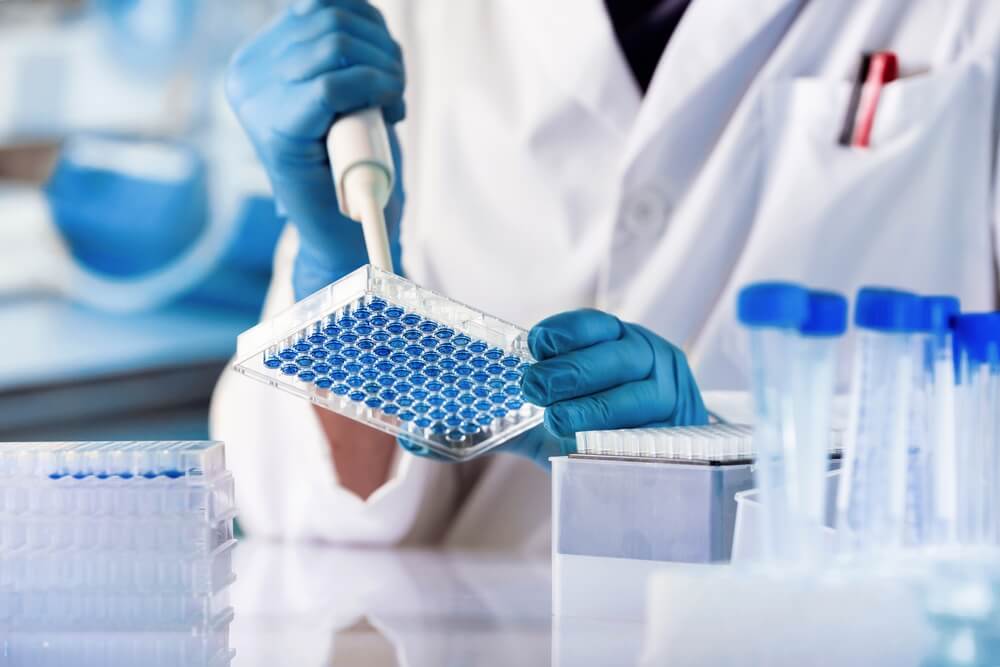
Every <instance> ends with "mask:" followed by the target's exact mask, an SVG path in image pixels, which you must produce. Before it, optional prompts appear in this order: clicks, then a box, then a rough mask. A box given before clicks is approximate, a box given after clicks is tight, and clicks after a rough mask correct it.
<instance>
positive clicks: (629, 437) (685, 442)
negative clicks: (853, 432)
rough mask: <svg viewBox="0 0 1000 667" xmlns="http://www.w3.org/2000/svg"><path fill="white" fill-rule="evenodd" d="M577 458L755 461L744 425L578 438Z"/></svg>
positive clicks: (837, 440)
mask: <svg viewBox="0 0 1000 667" xmlns="http://www.w3.org/2000/svg"><path fill="white" fill-rule="evenodd" d="M830 440H831V444H830V451H831V453H836V452H839V451H840V449H841V437H840V433H839V432H838V431H833V432H831V437H830ZM576 451H577V454H580V455H586V456H603V457H615V458H638V459H655V460H667V461H681V462H684V461H690V462H732V461H742V460H749V459H752V458H753V456H754V451H753V427H752V426H746V425H742V424H709V425H707V426H670V427H666V426H665V427H657V428H631V429H618V430H610V431H584V432H580V433H577V434H576Z"/></svg>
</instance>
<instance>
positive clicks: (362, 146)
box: [326, 107, 395, 273]
mask: <svg viewBox="0 0 1000 667" xmlns="http://www.w3.org/2000/svg"><path fill="white" fill-rule="evenodd" d="M326 148H327V153H328V154H329V156H330V167H331V168H332V171H333V181H334V185H335V186H336V188H337V201H338V202H339V204H340V212H341V213H343V214H344V215H345V216H347V217H348V218H350V219H351V220H356V221H357V222H359V223H361V230H362V233H363V234H364V237H365V247H366V248H367V250H368V262H369V263H370V264H371V265H372V266H374V267H376V268H379V269H382V270H383V271H388V272H390V273H392V272H393V266H392V255H391V254H390V252H389V234H388V232H387V231H386V228H385V207H386V204H388V203H389V195H390V194H391V193H392V187H393V181H394V179H395V167H394V165H393V160H392V150H391V149H390V147H389V135H388V133H387V132H386V129H385V121H384V120H383V119H382V110H381V109H379V108H374V107H373V108H370V109H364V110H362V111H357V112H354V113H351V114H347V115H346V116H341V117H340V118H339V119H337V121H336V122H335V123H334V124H333V127H331V128H330V132H329V134H328V135H327V138H326Z"/></svg>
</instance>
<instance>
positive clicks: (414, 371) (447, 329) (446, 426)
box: [233, 265, 543, 460]
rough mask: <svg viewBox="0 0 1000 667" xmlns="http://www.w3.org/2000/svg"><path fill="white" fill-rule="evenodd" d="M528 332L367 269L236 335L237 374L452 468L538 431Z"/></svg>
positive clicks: (358, 271)
mask: <svg viewBox="0 0 1000 667" xmlns="http://www.w3.org/2000/svg"><path fill="white" fill-rule="evenodd" d="M527 340H528V332H526V331H524V330H523V329H521V328H520V327H517V326H515V325H513V324H510V323H508V322H504V321H503V320H500V319H498V318H496V317H492V316H490V315H487V314H485V313H483V312H481V311H479V310H476V309H475V308H471V307H469V306H466V305H464V304H461V303H458V302H457V301H453V300H451V299H449V298H447V297H445V296H442V295H440V294H438V293H436V292H432V291H431V290H428V289H424V288H422V287H420V286H418V285H415V284H414V283H412V282H410V281H408V280H406V279H405V278H401V277H399V276H397V275H394V274H392V273H388V272H386V271H383V270H381V269H379V268H376V267H374V266H369V265H365V266H363V267H361V268H360V269H358V270H356V271H354V272H353V273H350V274H348V275H347V276H345V277H344V278H342V279H341V280H338V281H337V282H335V283H333V284H331V285H328V286H326V287H324V288H323V289H321V290H319V291H317V292H315V293H314V294H311V295H310V296H308V297H306V298H305V299H303V300H302V301H299V302H298V303H297V304H295V305H294V306H292V307H291V308H289V309H287V310H285V311H284V312H282V313H279V314H278V315H276V316H275V317H273V318H271V319H269V320H266V321H264V322H262V323H260V324H258V325H257V326H255V327H253V328H252V329H250V330H248V331H245V332H244V333H242V334H240V336H239V340H238V341H237V351H236V360H235V363H234V366H233V367H234V369H235V370H236V371H238V372H240V373H243V374H245V375H247V376H248V377H252V378H254V379H256V380H259V381H261V382H264V383H266V384H269V385H271V386H273V387H276V388H278V389H281V390H283V391H288V392H290V393H292V394H294V395H296V396H300V397H302V398H305V399H307V400H309V401H312V402H313V403H315V404H316V405H318V406H320V407H323V408H326V409H327V410H332V411H333V412H336V413H338V414H341V415H344V416H345V417H349V418H351V419H354V420H357V421H360V422H362V423H364V424H367V425H368V426H371V427H372V428H376V429H379V430H381V431H384V432H386V433H390V434H392V435H395V436H398V437H400V438H402V439H404V440H406V441H407V442H408V443H409V444H410V445H412V446H415V447H426V448H427V449H428V450H430V451H432V452H434V453H436V454H439V455H441V456H444V457H446V458H449V459H453V460H464V459H468V458H471V457H474V456H478V455H479V454H482V453H483V452H486V451H488V450H490V449H493V448H494V447H497V446H499V445H501V444H502V443H504V442H506V441H507V440H509V439H510V438H513V437H514V436H516V435H519V434H521V433H523V432H525V431H527V430H528V429H530V428H532V427H534V426H537V425H538V424H540V423H541V421H542V415H543V411H542V409H541V408H539V407H537V406H534V405H531V404H529V403H527V402H526V401H525V400H524V397H523V394H522V392H521V375H522V373H523V371H524V369H525V368H526V367H527V366H528V365H529V364H531V363H533V362H534V359H533V357H532V356H531V353H530V351H529V350H528V342H527Z"/></svg>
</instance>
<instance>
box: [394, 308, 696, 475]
mask: <svg viewBox="0 0 1000 667" xmlns="http://www.w3.org/2000/svg"><path fill="white" fill-rule="evenodd" d="M528 346H529V347H530V349H531V353H532V354H533V355H534V356H535V359H537V360H538V363H536V364H534V365H532V366H530V367H529V368H528V369H527V370H525V372H524V377H523V378H522V381H521V386H522V389H523V391H524V397H525V399H527V400H528V401H529V402H531V403H534V404H535V405H539V406H542V407H544V408H545V422H544V426H538V427H536V428H534V429H532V430H530V431H528V432H527V433H525V434H523V435H520V436H518V437H516V438H514V439H512V440H511V441H510V442H508V443H505V444H504V445H503V446H501V447H500V448H499V450H498V451H506V452H510V453H513V454H517V455H520V456H524V457H526V458H530V459H531V460H533V461H534V462H535V463H537V464H538V465H540V466H541V467H543V468H545V469H546V470H548V469H549V457H550V456H562V455H565V454H571V453H573V452H575V451H576V433H577V431H594V430H601V429H617V428H639V427H643V426H691V425H698V424H706V423H708V413H707V411H706V410H705V404H704V403H703V402H702V400H701V393H700V392H699V391H698V385H697V384H696V383H695V380H694V377H693V376H692V374H691V369H690V368H688V365H687V359H686V358H685V357H684V353H683V352H681V351H680V350H678V349H677V348H676V347H674V346H673V345H671V344H670V343H668V342H667V341H666V340H664V339H663V338H661V337H660V336H658V335H656V334H654V333H653V332H652V331H649V330H648V329H646V328H644V327H641V326H639V325H637V324H628V323H626V322H622V321H621V320H619V319H618V318H617V317H615V316H613V315H609V314H607V313H604V312H601V311H598V310H574V311H570V312H566V313H561V314H559V315H554V316H552V317H549V318H547V319H545V320H542V321H541V322H539V323H538V324H537V325H536V326H535V327H534V328H533V329H532V330H531V332H530V333H529V334H528ZM400 444H401V445H403V447H404V448H405V449H407V450H408V451H411V452H414V453H417V454H421V455H425V456H432V457H434V458H439V459H440V458H442V457H439V456H436V455H434V454H433V453H432V452H428V451H427V450H426V449H424V448H422V447H419V446H415V445H413V444H411V443H407V442H403V441H401V442H400Z"/></svg>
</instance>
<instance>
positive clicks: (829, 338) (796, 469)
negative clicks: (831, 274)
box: [785, 290, 847, 562]
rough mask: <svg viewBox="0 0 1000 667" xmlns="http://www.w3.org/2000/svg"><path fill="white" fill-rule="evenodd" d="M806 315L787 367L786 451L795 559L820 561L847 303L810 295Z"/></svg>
mask: <svg viewBox="0 0 1000 667" xmlns="http://www.w3.org/2000/svg"><path fill="white" fill-rule="evenodd" d="M807 310H808V312H807V315H806V319H805V321H804V322H803V323H802V324H801V325H800V326H799V328H798V332H799V336H798V337H797V339H796V340H795V341H794V346H793V347H792V349H791V350H790V355H789V361H788V363H786V366H785V367H786V369H787V371H786V372H788V373H790V374H791V375H792V385H793V396H794V399H793V400H794V408H793V409H794V418H795V431H796V433H795V447H794V448H792V449H791V450H788V451H786V452H785V455H786V457H787V472H786V475H785V481H786V485H787V488H786V493H787V498H788V511H789V517H788V518H789V522H788V526H787V529H788V531H790V534H789V535H788V536H787V538H788V540H789V548H790V549H791V553H790V555H791V556H792V557H793V558H796V559H797V560H800V561H810V562H815V561H816V560H818V559H820V558H821V556H822V554H823V552H824V548H825V542H824V535H823V532H822V529H823V526H824V525H825V522H826V475H827V472H828V471H829V468H830V464H829V458H830V457H829V452H830V446H831V443H830V433H831V430H830V429H831V412H832V406H833V394H834V390H835V385H836V381H837V346H838V343H839V341H840V337H841V336H842V335H843V334H844V332H845V331H846V330H847V299H845V298H844V297H843V296H841V295H840V294H835V293H833V292H822V291H813V290H810V291H809V293H808V305H807Z"/></svg>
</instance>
